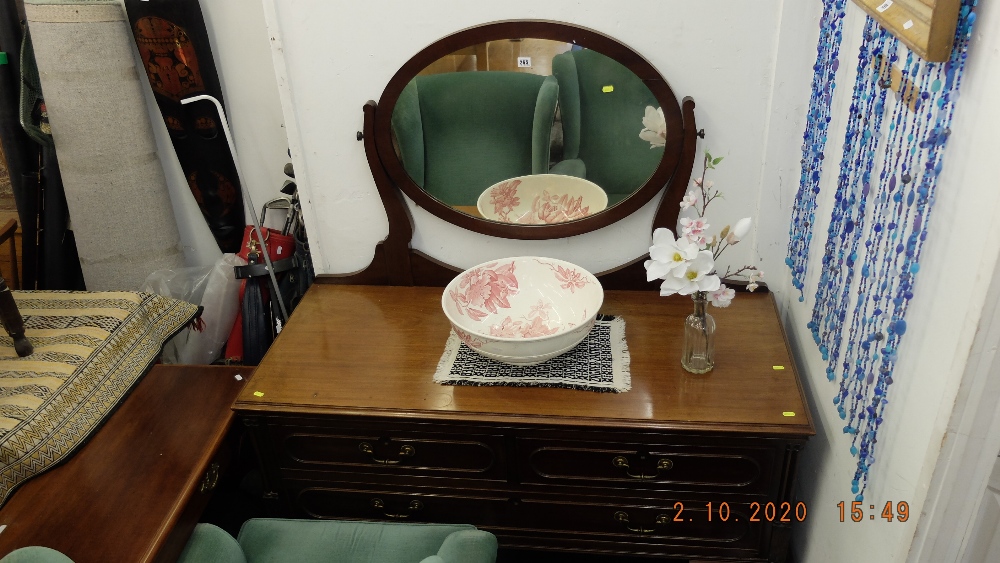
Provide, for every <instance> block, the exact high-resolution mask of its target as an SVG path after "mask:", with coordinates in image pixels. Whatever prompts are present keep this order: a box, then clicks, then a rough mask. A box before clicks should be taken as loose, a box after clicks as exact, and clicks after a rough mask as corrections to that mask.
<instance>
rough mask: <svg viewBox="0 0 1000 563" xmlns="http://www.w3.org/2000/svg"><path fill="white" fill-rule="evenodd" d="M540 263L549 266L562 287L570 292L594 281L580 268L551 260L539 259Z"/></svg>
mask: <svg viewBox="0 0 1000 563" xmlns="http://www.w3.org/2000/svg"><path fill="white" fill-rule="evenodd" d="M538 263H539V264H542V265H543V266H548V268H549V269H550V270H552V272H553V273H555V275H556V279H557V280H558V281H559V285H560V287H562V288H563V289H568V290H569V292H570V293H573V292H575V291H576V290H577V289H580V288H582V287H586V285H587V284H588V283H592V282H591V281H590V278H589V277H588V276H586V275H584V274H582V273H580V271H579V270H576V269H573V268H566V267H564V266H560V265H558V264H552V263H549V262H542V261H541V260H539V261H538Z"/></svg>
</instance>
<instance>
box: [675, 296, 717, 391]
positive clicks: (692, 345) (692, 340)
mask: <svg viewBox="0 0 1000 563" xmlns="http://www.w3.org/2000/svg"><path fill="white" fill-rule="evenodd" d="M707 297H708V294H706V293H705V292H704V291H698V292H695V293H692V294H691V299H692V300H693V301H694V312H693V313H691V314H690V315H688V316H687V319H685V320H684V350H683V351H682V352H681V366H682V367H683V368H684V369H686V370H687V371H689V372H691V373H708V372H710V371H712V368H713V367H715V319H713V318H712V315H709V314H708V313H707V312H706V309H705V307H706V305H708V300H707Z"/></svg>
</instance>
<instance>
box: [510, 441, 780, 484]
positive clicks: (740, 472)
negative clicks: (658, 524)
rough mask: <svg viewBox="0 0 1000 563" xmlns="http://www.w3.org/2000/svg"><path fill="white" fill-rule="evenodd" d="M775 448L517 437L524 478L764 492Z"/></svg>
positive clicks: (770, 478)
mask: <svg viewBox="0 0 1000 563" xmlns="http://www.w3.org/2000/svg"><path fill="white" fill-rule="evenodd" d="M776 455H777V452H775V450H773V449H770V448H762V447H742V448H741V447H734V446H732V445H725V446H714V445H713V446H697V445H689V444H688V445H671V444H663V443H660V444H655V443H654V444H637V443H613V442H610V443H609V442H603V441H597V440H594V441H591V442H582V441H581V442H574V441H554V440H544V439H541V440H539V439H530V438H521V439H518V442H517V456H518V460H519V462H520V466H521V479H522V481H523V482H524V483H539V484H547V485H552V484H562V485H569V486H588V487H594V486H597V487H612V488H622V487H628V488H638V489H656V490H691V491H716V492H733V493H739V494H767V493H769V492H770V489H771V487H772V484H773V482H774V477H775V475H774V467H775V462H774V460H775V458H776Z"/></svg>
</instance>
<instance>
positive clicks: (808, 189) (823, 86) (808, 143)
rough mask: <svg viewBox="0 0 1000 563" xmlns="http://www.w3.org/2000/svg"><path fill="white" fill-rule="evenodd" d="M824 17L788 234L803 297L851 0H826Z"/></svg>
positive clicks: (790, 262)
mask: <svg viewBox="0 0 1000 563" xmlns="http://www.w3.org/2000/svg"><path fill="white" fill-rule="evenodd" d="M822 1H823V16H822V17H821V18H820V20H819V41H818V42H817V45H816V62H815V63H814V64H813V78H812V96H810V98H809V109H808V110H807V112H806V129H805V132H804V133H803V134H802V160H801V165H802V167H801V173H800V175H799V189H798V193H796V195H795V204H794V206H793V208H792V223H791V226H790V228H789V233H788V256H787V257H786V258H785V263H786V264H788V267H789V268H791V270H792V285H793V286H794V287H795V288H796V289H798V290H799V300H800V301H802V300H804V297H803V295H804V294H803V287H804V286H803V280H804V279H805V276H806V265H807V263H808V260H809V245H810V244H811V243H812V227H813V223H814V222H815V211H816V197H817V196H818V195H819V180H820V177H821V175H822V172H823V159H824V151H825V149H826V139H827V129H828V127H829V125H830V103H831V102H832V101H833V90H834V88H836V85H837V84H836V77H837V69H838V68H840V58H839V56H840V43H841V41H842V40H843V29H844V8H845V4H846V3H847V0H822Z"/></svg>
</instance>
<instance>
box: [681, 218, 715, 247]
mask: <svg viewBox="0 0 1000 563" xmlns="http://www.w3.org/2000/svg"><path fill="white" fill-rule="evenodd" d="M679 223H680V225H681V233H683V234H684V237H685V238H687V239H688V240H689V241H691V242H693V243H695V244H697V245H698V246H701V247H703V246H705V245H706V244H708V227H709V224H708V222H707V221H705V220H704V219H702V218H700V217H695V218H694V219H692V218H690V217H683V218H681V220H680V221H679Z"/></svg>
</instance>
